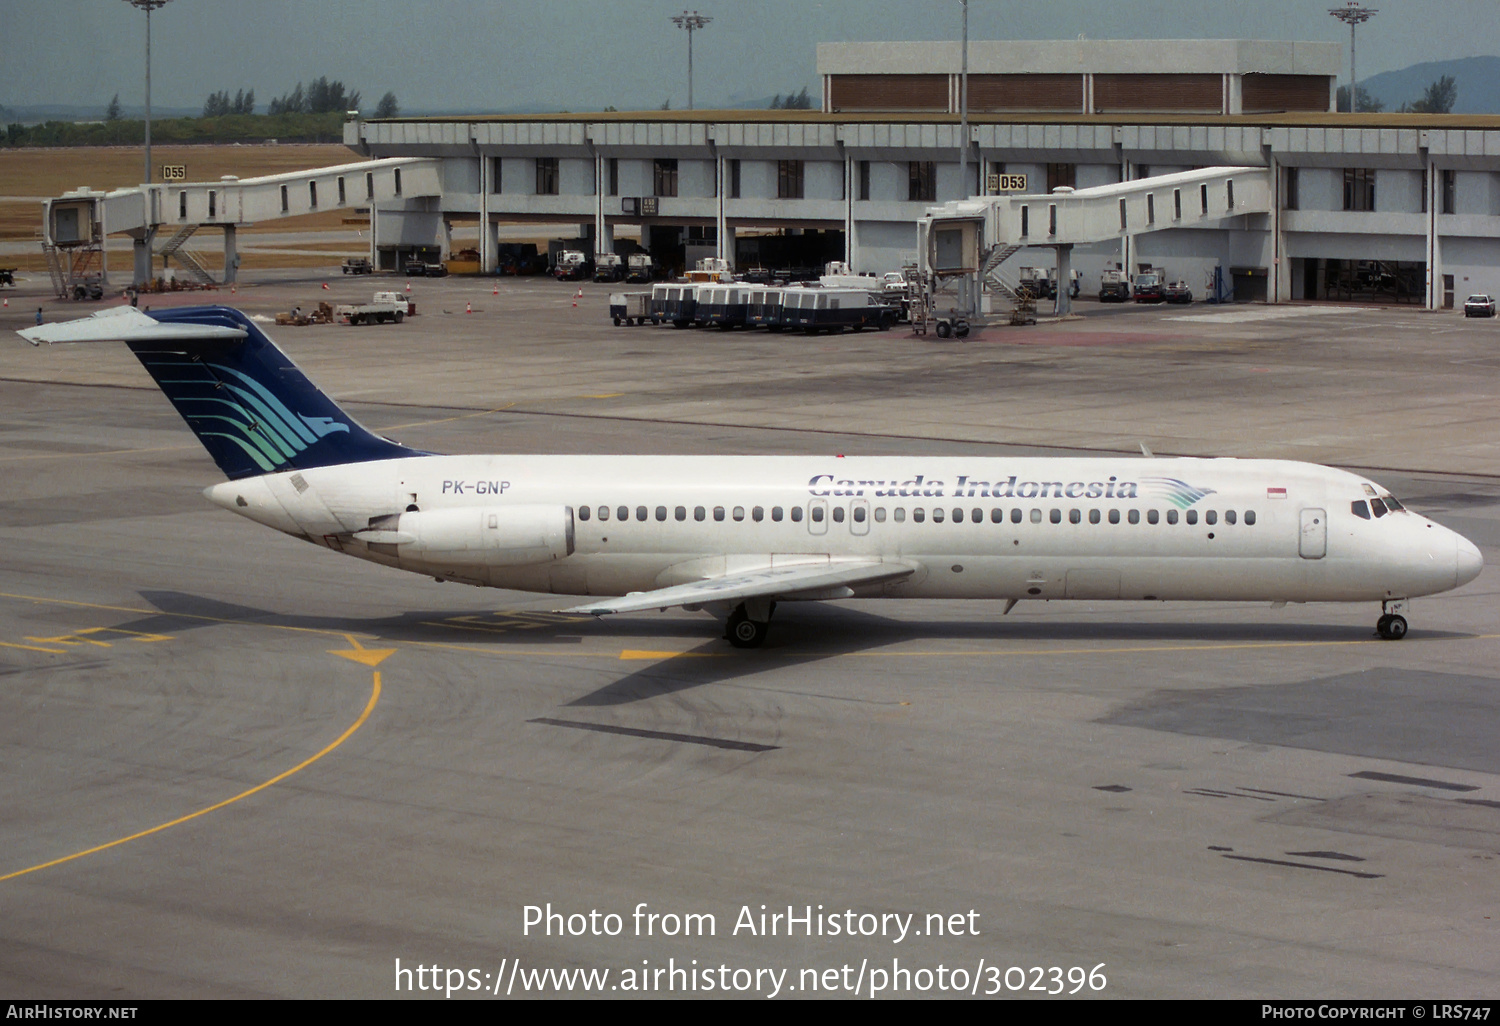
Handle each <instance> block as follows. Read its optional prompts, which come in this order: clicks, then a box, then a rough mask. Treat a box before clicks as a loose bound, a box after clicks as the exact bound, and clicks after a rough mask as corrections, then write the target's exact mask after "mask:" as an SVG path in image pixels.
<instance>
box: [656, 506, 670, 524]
mask: <svg viewBox="0 0 1500 1026" xmlns="http://www.w3.org/2000/svg"><path fill="white" fill-rule="evenodd" d="M666 519H667V507H665V506H658V507H656V522H657V523H661V522H662V521H664V520H666Z"/></svg>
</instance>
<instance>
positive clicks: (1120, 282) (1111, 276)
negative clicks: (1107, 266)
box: [1099, 270, 1130, 303]
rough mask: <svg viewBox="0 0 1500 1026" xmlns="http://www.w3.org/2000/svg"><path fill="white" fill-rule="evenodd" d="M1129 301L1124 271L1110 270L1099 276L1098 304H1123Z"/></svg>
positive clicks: (1128, 285)
mask: <svg viewBox="0 0 1500 1026" xmlns="http://www.w3.org/2000/svg"><path fill="white" fill-rule="evenodd" d="M1129 299H1130V282H1129V281H1128V280H1127V279H1126V277H1125V272H1124V271H1118V270H1110V271H1105V272H1103V273H1102V274H1100V275H1099V302H1101V303H1124V302H1128V301H1129Z"/></svg>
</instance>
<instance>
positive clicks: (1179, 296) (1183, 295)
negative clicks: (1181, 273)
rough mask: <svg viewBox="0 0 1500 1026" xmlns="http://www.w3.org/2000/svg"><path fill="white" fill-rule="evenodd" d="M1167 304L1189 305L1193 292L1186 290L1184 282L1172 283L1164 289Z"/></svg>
mask: <svg viewBox="0 0 1500 1026" xmlns="http://www.w3.org/2000/svg"><path fill="white" fill-rule="evenodd" d="M1164 295H1165V298H1166V300H1167V302H1168V303H1191V302H1192V301H1193V290H1192V289H1190V288H1188V283H1187V282H1185V281H1174V282H1173V283H1172V284H1170V285H1168V286H1167V287H1166V290H1165V292H1164Z"/></svg>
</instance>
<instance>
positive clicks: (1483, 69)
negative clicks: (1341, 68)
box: [1340, 57, 1500, 114]
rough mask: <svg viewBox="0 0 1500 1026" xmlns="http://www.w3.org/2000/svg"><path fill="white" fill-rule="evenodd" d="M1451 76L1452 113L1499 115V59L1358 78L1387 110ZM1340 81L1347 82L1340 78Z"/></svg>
mask: <svg viewBox="0 0 1500 1026" xmlns="http://www.w3.org/2000/svg"><path fill="white" fill-rule="evenodd" d="M1444 75H1452V76H1453V78H1454V80H1455V81H1456V82H1457V83H1458V102H1457V103H1455V104H1454V105H1453V113H1455V114H1500V57H1464V58H1461V59H1459V60H1454V61H1429V62H1428V63H1426V64H1413V65H1412V66H1411V67H1409V68H1402V69H1401V70H1399V71H1385V72H1382V73H1380V74H1379V75H1371V76H1370V77H1369V78H1365V79H1361V80H1360V83H1359V84H1360V85H1361V86H1363V87H1364V88H1365V89H1367V90H1369V93H1370V95H1371V96H1373V97H1375V98H1376V99H1377V100H1381V101H1383V102H1384V103H1385V109H1386V110H1388V111H1395V110H1400V109H1401V105H1402V104H1403V103H1414V102H1416V101H1417V100H1419V99H1421V98H1422V94H1423V93H1425V92H1426V91H1427V87H1428V86H1429V85H1430V84H1432V83H1433V82H1436V81H1437V80H1438V79H1440V78H1442V77H1443V76H1444ZM1340 81H1347V80H1345V79H1341V80H1340Z"/></svg>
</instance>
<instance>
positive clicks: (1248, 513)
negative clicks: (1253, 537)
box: [1245, 509, 1255, 527]
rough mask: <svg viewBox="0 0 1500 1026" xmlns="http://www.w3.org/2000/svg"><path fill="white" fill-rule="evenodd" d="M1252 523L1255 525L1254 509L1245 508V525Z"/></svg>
mask: <svg viewBox="0 0 1500 1026" xmlns="http://www.w3.org/2000/svg"><path fill="white" fill-rule="evenodd" d="M1254 525H1255V510H1253V509H1247V510H1245V526H1246V527H1253V526H1254Z"/></svg>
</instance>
